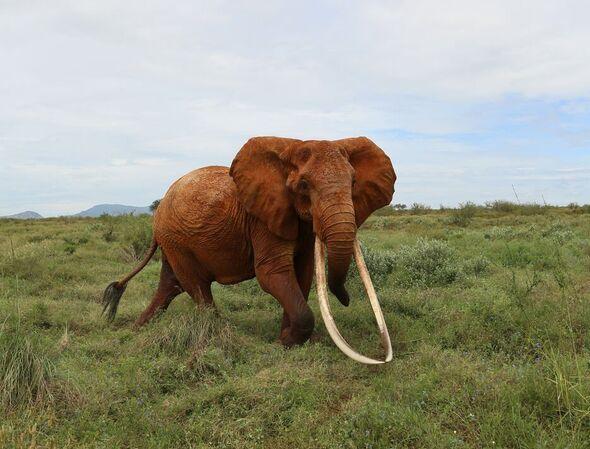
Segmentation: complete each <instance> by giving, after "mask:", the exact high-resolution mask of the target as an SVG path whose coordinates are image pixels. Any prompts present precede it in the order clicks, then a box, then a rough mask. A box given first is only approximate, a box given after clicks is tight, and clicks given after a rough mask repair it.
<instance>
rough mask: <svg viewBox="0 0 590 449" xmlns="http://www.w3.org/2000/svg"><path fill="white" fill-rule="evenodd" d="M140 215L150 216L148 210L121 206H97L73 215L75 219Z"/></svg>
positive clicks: (146, 207)
mask: <svg viewBox="0 0 590 449" xmlns="http://www.w3.org/2000/svg"><path fill="white" fill-rule="evenodd" d="M127 214H133V215H141V214H151V211H150V208H149V207H148V206H145V207H137V206H125V205H123V204H97V205H96V206H92V207H91V208H90V209H87V210H83V211H82V212H78V213H77V214H75V215H74V216H75V217H100V216H101V215H127Z"/></svg>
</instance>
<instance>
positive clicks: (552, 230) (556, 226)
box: [541, 220, 574, 245]
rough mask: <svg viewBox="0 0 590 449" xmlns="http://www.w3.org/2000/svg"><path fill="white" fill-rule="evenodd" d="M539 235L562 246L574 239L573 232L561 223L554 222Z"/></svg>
mask: <svg viewBox="0 0 590 449" xmlns="http://www.w3.org/2000/svg"><path fill="white" fill-rule="evenodd" d="M541 235H542V236H543V237H545V238H547V239H550V240H553V241H554V242H556V243H558V244H560V245H563V244H565V243H566V242H567V241H569V240H571V239H572V238H573V237H574V231H572V229H571V228H570V227H569V226H567V225H566V224H564V223H563V222H561V221H559V220H558V221H555V222H553V223H551V225H550V226H549V227H548V228H547V229H545V230H544V231H543V232H542V233H541Z"/></svg>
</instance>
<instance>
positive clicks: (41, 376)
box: [0, 323, 54, 408]
mask: <svg viewBox="0 0 590 449" xmlns="http://www.w3.org/2000/svg"><path fill="white" fill-rule="evenodd" d="M7 327H8V325H7V324H6V323H5V324H4V326H2V327H1V328H0V404H2V405H3V406H4V407H7V408H14V407H17V406H19V405H27V404H33V403H35V402H38V401H39V400H42V399H43V398H45V397H48V396H50V391H49V380H50V379H51V377H52V375H53V371H54V368H53V364H52V363H51V361H50V360H49V358H48V357H47V355H46V354H45V352H44V351H43V349H42V348H41V347H40V346H39V344H38V341H37V340H35V339H34V338H32V337H31V336H30V335H25V334H24V333H23V332H21V331H20V330H19V329H7Z"/></svg>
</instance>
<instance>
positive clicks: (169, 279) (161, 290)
mask: <svg viewBox="0 0 590 449" xmlns="http://www.w3.org/2000/svg"><path fill="white" fill-rule="evenodd" d="M182 291H183V289H182V287H181V286H180V283H179V282H178V279H177V278H176V276H175V274H174V271H172V267H171V266H170V264H169V263H168V260H166V256H165V255H164V254H162V268H161V270H160V283H159V284H158V289H157V290H156V293H155V294H154V297H153V298H152V301H151V302H150V304H149V305H148V306H147V308H146V309H145V310H144V311H143V313H142V314H141V315H140V316H139V318H138V319H137V320H136V321H135V325H136V326H137V327H139V326H143V325H144V324H145V323H147V322H148V321H149V320H150V319H151V318H152V317H153V316H154V314H155V313H156V312H157V311H158V310H166V309H167V308H168V306H169V305H170V303H171V302H172V300H173V299H174V298H176V296H178V295H179V294H180V293H182Z"/></svg>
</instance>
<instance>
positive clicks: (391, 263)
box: [0, 202, 590, 448]
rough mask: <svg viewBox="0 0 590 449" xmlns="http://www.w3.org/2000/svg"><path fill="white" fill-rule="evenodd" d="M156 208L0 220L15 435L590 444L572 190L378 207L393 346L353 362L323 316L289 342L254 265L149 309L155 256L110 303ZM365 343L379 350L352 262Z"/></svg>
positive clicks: (378, 264)
mask: <svg viewBox="0 0 590 449" xmlns="http://www.w3.org/2000/svg"><path fill="white" fill-rule="evenodd" d="M150 238H151V237H150V219H149V217H138V218H133V217H121V218H112V217H102V218H99V219H85V218H56V219H46V220H40V221H14V220H0V447H2V448H17V447H18V448H20V447H26V448H41V447H43V448H46V447H55V448H113V447H126V448H175V447H179V448H180V447H182V448H201V447H203V448H204V447H221V448H258V447H261V448H293V447H296V448H343V447H344V448H471V447H474V448H586V447H589V445H590V444H589V443H588V442H589V441H590V305H589V304H590V303H589V300H590V220H589V216H588V209H587V208H586V207H585V206H575V207H574V206H573V205H572V206H570V207H568V208H555V207H545V206H538V205H515V204H512V203H508V202H495V203H490V204H489V205H488V206H487V207H479V206H475V205H473V204H471V203H466V204H465V205H463V207H462V208H461V209H457V210H452V209H451V210H448V209H447V210H442V211H441V210H430V209H428V208H427V207H422V206H421V205H414V207H413V208H411V209H410V210H407V211H403V212H394V213H393V214H392V213H391V211H390V210H383V211H379V213H378V214H376V215H375V216H374V217H372V218H370V219H369V221H368V222H367V223H366V225H365V226H364V227H363V229H362V230H361V232H360V239H361V241H362V243H363V251H364V253H365V257H366V260H367V265H368V266H369V269H370V271H371V273H372V276H373V278H374V279H375V285H376V288H377V290H378V293H379V296H380V299H381V303H382V306H383V309H384V313H385V316H386V319H387V322H388V325H389V328H390V333H391V337H392V342H393V345H394V359H393V361H392V362H391V363H390V364H388V365H385V366H379V367H370V366H363V365H359V364H357V363H355V362H352V361H351V360H349V359H347V358H345V357H344V355H343V354H342V353H340V351H339V350H338V349H337V348H336V347H335V346H334V345H333V343H332V342H331V340H330V338H329V336H328V335H327V332H326V330H325V328H324V326H323V324H322V323H321V319H320V314H319V311H318V307H317V299H316V297H315V294H312V295H311V298H310V304H311V306H312V308H313V310H314V313H315V315H316V318H317V320H316V321H317V326H316V331H315V334H314V336H313V337H312V340H311V341H310V342H309V343H307V344H305V345H304V346H302V347H298V348H294V349H291V350H284V349H283V348H282V347H281V346H280V345H279V344H277V337H278V332H279V326H280V319H281V315H282V312H281V309H280V307H279V306H278V303H277V301H276V300H275V299H273V298H272V297H270V296H269V295H266V294H265V293H263V292H262V291H261V290H260V288H259V287H258V285H257V283H256V281H247V282H244V283H242V284H240V285H237V286H225V287H224V286H220V285H215V286H214V296H215V301H216V304H217V306H218V309H219V314H215V313H213V312H211V311H202V310H196V309H195V307H194V304H193V303H192V301H191V300H190V298H188V296H186V295H181V296H179V297H178V298H177V299H176V300H175V301H174V302H173V303H172V305H171V306H170V309H169V310H168V311H167V312H166V313H164V314H161V315H160V316H158V317H157V318H156V319H155V320H154V321H152V322H151V323H150V324H148V325H147V326H145V327H144V328H142V329H140V330H138V331H136V330H133V328H132V325H133V321H134V320H135V318H137V316H138V315H139V313H141V311H142V310H143V309H144V307H145V306H146V304H147V302H148V301H149V299H150V298H151V295H152V293H153V292H154V290H155V288H156V286H157V282H158V273H159V262H158V261H153V262H151V263H150V264H148V266H147V267H146V268H145V270H144V271H143V272H142V273H141V274H140V275H139V276H137V277H136V278H135V279H134V280H133V282H131V283H130V284H129V287H128V289H127V292H126V293H125V295H124V297H123V299H122V300H121V304H120V307H119V313H118V315H117V317H116V318H115V320H114V322H112V323H108V322H106V321H105V320H104V319H103V318H101V316H100V312H101V310H102V307H101V304H100V298H101V295H102V291H103V289H104V287H105V286H106V285H107V284H108V283H109V282H111V281H112V280H113V279H116V278H117V277H119V276H120V275H121V274H123V273H126V272H128V271H129V270H130V269H131V267H132V266H133V264H134V263H135V260H136V259H137V258H138V257H141V255H142V253H143V251H145V249H147V247H148V246H149V242H150ZM349 287H350V290H351V292H352V293H353V300H352V304H351V306H350V307H349V308H343V307H341V306H340V305H339V304H338V302H337V301H335V300H334V301H333V304H332V308H333V310H334V311H335V315H336V320H337V322H338V324H339V326H340V328H341V330H342V332H343V334H344V335H345V337H346V338H347V339H348V340H349V341H350V342H351V343H352V344H353V346H354V347H355V348H358V349H359V350H360V351H362V352H364V353H367V354H369V355H372V356H380V355H381V354H380V350H379V347H378V343H379V339H378V335H377V332H376V326H375V324H374V320H373V317H372V314H371V312H370V307H369V305H368V302H367V300H366V299H365V298H364V295H363V294H362V288H361V286H360V281H359V279H358V274H357V273H356V271H354V270H353V272H352V273H351V276H350V279H349Z"/></svg>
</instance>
